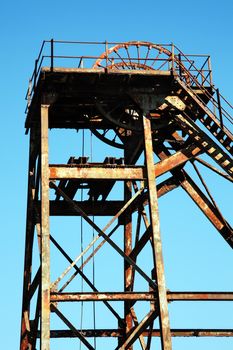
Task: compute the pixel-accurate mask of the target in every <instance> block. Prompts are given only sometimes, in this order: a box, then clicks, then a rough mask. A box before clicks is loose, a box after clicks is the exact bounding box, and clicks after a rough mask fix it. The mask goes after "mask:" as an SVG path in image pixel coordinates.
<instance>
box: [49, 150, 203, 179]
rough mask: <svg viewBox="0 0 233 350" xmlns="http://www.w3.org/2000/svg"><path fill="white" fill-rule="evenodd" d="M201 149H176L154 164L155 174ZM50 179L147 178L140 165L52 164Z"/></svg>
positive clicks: (163, 172)
mask: <svg viewBox="0 0 233 350" xmlns="http://www.w3.org/2000/svg"><path fill="white" fill-rule="evenodd" d="M200 152H201V151H200V149H199V148H198V147H196V146H189V147H188V148H187V149H184V150H181V151H178V152H177V153H175V154H174V155H171V156H170V157H168V158H166V159H164V160H163V161H161V162H159V163H156V164H154V174H155V176H160V175H163V174H165V173H166V172H168V171H171V170H173V169H175V168H176V167H178V166H180V165H182V164H184V163H185V162H187V160H189V159H190V158H192V157H194V156H195V155H197V154H199V153H200ZM49 171H50V176H49V177H50V179H51V180H58V179H95V180H96V179H100V180H102V179H104V180H145V179H146V178H147V174H146V169H145V167H142V166H120V165H119V166H117V165H114V166H106V165H99V166H95V165H91V164H90V165H86V166H85V167H81V166H70V165H62V166H55V165H54V166H53V165H50V167H49Z"/></svg>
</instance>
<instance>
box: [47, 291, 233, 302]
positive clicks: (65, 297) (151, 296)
mask: <svg viewBox="0 0 233 350" xmlns="http://www.w3.org/2000/svg"><path fill="white" fill-rule="evenodd" d="M167 299H168V301H233V292H170V291H168V292H167ZM105 300H108V301H125V300H135V301H142V300H150V301H153V300H157V295H156V294H155V293H153V292H145V293H143V292H118V293H114V292H104V293H102V292H98V293H94V292H91V293H83V292H82V293H55V292H52V293H51V302H65V301H105Z"/></svg>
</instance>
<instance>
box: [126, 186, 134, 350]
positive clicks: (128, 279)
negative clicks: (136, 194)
mask: <svg viewBox="0 0 233 350" xmlns="http://www.w3.org/2000/svg"><path fill="white" fill-rule="evenodd" d="M124 192H125V193H124V199H125V201H126V202H127V201H129V200H130V198H131V196H132V184H131V181H126V182H125V185H124ZM131 251H132V215H131V214H127V215H126V216H125V224H124V252H125V254H126V255H127V256H129V255H130V253H131ZM124 290H125V292H130V291H131V290H132V266H131V265H130V264H129V263H128V262H127V261H124ZM130 307H131V302H130V301H125V310H124V316H125V324H126V328H125V330H126V334H127V333H128V332H130V330H131V329H132V327H133V320H132V315H131V312H130ZM131 349H133V347H132V346H130V347H129V350H131Z"/></svg>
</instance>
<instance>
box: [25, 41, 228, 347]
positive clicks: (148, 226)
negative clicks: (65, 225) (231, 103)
mask: <svg viewBox="0 0 233 350" xmlns="http://www.w3.org/2000/svg"><path fill="white" fill-rule="evenodd" d="M102 44H104V45H105V52H104V53H103V55H101V56H100V57H99V58H97V57H96V58H95V60H94V62H95V63H94V65H93V68H84V65H83V64H84V60H85V59H87V60H88V59H92V60H93V57H91V56H86V57H85V59H84V56H80V57H78V58H79V59H80V62H79V64H77V65H78V68H63V67H61V68H58V67H55V66H54V41H53V40H52V41H51V64H50V67H43V68H41V66H40V60H39V61H38V60H37V61H36V65H35V70H34V75H33V77H32V86H31V87H30V88H29V91H28V93H27V98H28V107H27V113H28V114H27V119H26V127H27V128H30V134H31V141H30V154H29V183H28V210H27V228H26V247H25V270H24V290H23V309H22V325H21V344H20V350H29V349H30V350H35V349H36V347H38V344H36V336H37V337H39V338H40V340H41V341H40V345H41V350H50V337H51V338H59V337H63V338H66V337H71V338H72V337H75V338H78V339H79V340H80V341H81V342H82V343H83V344H84V345H85V347H87V348H88V349H92V350H93V349H94V347H93V346H92V344H91V343H90V342H89V341H88V340H87V339H86V338H88V337H94V338H95V337H116V338H118V345H117V347H116V349H129V350H133V348H134V342H135V341H137V340H139V342H140V345H141V348H142V349H143V350H145V349H148V350H149V349H151V346H152V341H151V339H152V337H160V338H161V343H162V349H163V350H171V337H176V336H187V337H199V336H204V337H212V336H215V337H218V336H223V337H232V336H233V330H232V329H222V330H221V329H170V325H169V317H168V305H167V304H168V302H178V301H192V302H194V301H203V302H208V301H219V302H220V301H232V300H233V293H232V292H187V291H186V292H184V291H178V292H172V291H168V290H167V289H166V287H165V279H164V268H163V259H162V245H161V239H160V227H159V215H158V201H157V200H158V198H159V197H161V196H163V195H165V194H167V193H169V192H170V191H172V190H173V189H175V188H177V187H179V186H180V187H181V188H183V189H184V190H185V191H186V192H187V193H188V195H189V196H190V197H191V199H192V200H193V201H194V202H195V203H196V204H197V206H198V207H199V208H200V210H201V211H202V212H203V213H204V214H205V216H206V217H207V218H208V219H209V221H210V222H211V223H212V224H213V225H214V227H215V228H216V229H217V230H218V231H219V232H220V234H221V235H222V236H223V238H224V239H225V240H226V241H227V242H228V243H229V245H230V246H231V247H233V231H232V228H231V226H230V225H229V223H228V222H227V221H226V220H225V219H224V217H223V216H222V214H221V212H220V210H219V209H218V208H217V204H216V203H215V201H214V200H213V197H212V196H211V194H210V192H209V191H208V190H207V195H205V194H204V193H203V192H202V191H201V190H200V188H199V187H198V186H197V184H196V183H194V181H193V179H192V177H190V176H189V175H188V174H187V172H186V171H184V169H183V167H184V166H185V164H186V163H187V162H188V161H190V160H194V159H195V158H196V157H197V156H199V155H201V153H206V154H209V155H210V156H211V158H212V159H214V160H215V161H216V162H217V163H218V164H219V165H220V166H221V167H222V169H223V171H220V170H218V169H217V168H215V167H213V166H212V165H209V164H208V163H206V162H205V161H203V160H200V161H201V162H202V164H204V165H206V166H208V167H209V169H211V170H212V171H214V172H215V173H217V174H218V175H220V176H222V177H224V178H226V179H227V180H229V181H231V182H232V160H231V158H230V155H232V152H233V135H232V134H231V132H230V131H229V130H228V129H227V128H226V127H225V126H224V118H225V117H226V113H225V110H223V109H221V102H223V99H222V97H221V96H220V94H219V93H218V96H217V97H218V100H219V101H217V104H216V101H215V100H214V98H213V94H214V93H215V88H214V86H213V85H212V78H211V68H210V62H209V57H206V61H205V63H204V66H205V64H206V65H207V69H203V67H204V66H202V67H201V69H200V70H198V69H196V67H195V66H194V63H193V61H191V60H190V57H189V56H185V55H184V54H183V53H182V52H181V51H179V52H178V55H175V54H174V50H176V48H175V47H174V45H171V47H170V49H166V48H163V47H161V45H154V44H151V43H146V42H131V43H115V44H116V45H115V44H114V45H115V46H114V48H113V47H112V48H109V47H108V44H107V43H102ZM143 48H144V49H145V50H146V51H144V57H143V53H142V51H140V50H141V49H143ZM131 49H134V56H135V57H132V56H130V52H131V51H130V50H131ZM154 50H157V54H158V56H156V57H151V56H150V55H151V52H153V51H154ZM41 52H42V51H41ZM40 54H41V53H40ZM41 55H42V54H41ZM161 55H162V57H161ZM164 55H165V56H164ZM78 58H77V57H76V60H77V59H78ZM40 59H41V57H40ZM77 62H78V61H77ZM77 62H76V63H77ZM92 62H93V61H92ZM165 67H166V68H165ZM190 67H192V69H191V68H190ZM35 92H36V93H35ZM41 103H42V105H41ZM208 103H209V104H212V106H217V107H219V108H220V111H219V113H220V115H221V120H219V119H218V118H217V116H216V115H215V113H214V112H212V111H210V109H209V107H208V106H207V104H208ZM49 105H50V106H49ZM139 105H140V107H141V108H139ZM119 106H120V107H119ZM148 109H149V110H150V114H148V118H149V119H150V120H149V119H147V118H146V117H143V115H142V110H144V111H145V110H146V112H148ZM213 110H214V109H213ZM48 111H49V114H48ZM227 117H229V115H227ZM196 120H198V121H199V125H200V123H202V125H201V128H200V127H199V126H198V125H197V123H196ZM228 120H229V119H228ZM40 126H41V127H40ZM48 128H68V129H76V130H84V129H89V130H93V129H94V130H97V132H96V133H94V134H96V135H97V137H98V138H99V139H100V140H101V141H103V142H106V143H107V144H110V145H111V146H113V147H118V148H120V149H121V150H124V154H123V156H124V157H125V161H123V158H122V161H121V162H116V161H113V162H112V163H111V161H109V162H107V163H109V164H106V162H104V163H88V159H86V161H85V162H82V161H80V162H79V161H78V158H77V159H76V158H75V157H72V158H74V159H76V163H75V162H74V163H75V164H67V165H63V164H57V165H56V164H53V165H49V164H48ZM204 128H206V129H207V130H208V132H207V133H206V130H205V129H204ZM203 129H204V130H203ZM180 130H183V132H185V133H186V134H188V135H189V136H188V137H187V138H185V139H183V137H181V136H180ZM27 131H28V130H27ZM109 135H111V136H109ZM143 135H144V136H145V143H144V144H143ZM215 140H217V141H215ZM40 141H41V151H39V150H38V146H39V143H40ZM216 142H217V143H216ZM219 145H220V146H221V147H220V146H219ZM153 152H155V153H156V154H157V155H158V157H159V158H160V159H161V161H159V162H157V163H156V164H154V159H153ZM142 154H145V166H141V165H140V166H138V165H136V164H137V161H138V159H139V157H140V156H141V155H142ZM38 155H39V157H38ZM37 158H38V159H37ZM83 158H85V157H83ZM108 158H109V159H115V158H114V155H111V156H110V157H108ZM77 163H79V164H77ZM139 164H141V163H139ZM168 172H171V174H172V176H171V177H170V178H167V179H166V180H164V181H162V182H160V183H159V184H157V186H156V182H157V181H156V177H159V176H161V175H164V174H167V173H168ZM225 172H228V174H229V175H227V174H226V173H225ZM51 180H52V181H51ZM54 180H61V181H60V182H59V184H58V186H56V184H55V181H54ZM79 180H81V181H79ZM89 180H90V181H89ZM136 180H142V182H144V186H142V187H141V188H139V185H138V183H137V182H136ZM49 181H50V187H51V188H54V189H55V193H56V196H55V198H56V200H54V201H49V188H48V186H49ZM116 181H124V183H125V193H121V197H120V198H124V199H123V200H119V201H117V200H110V199H108V196H109V195H111V194H112V193H114V191H112V188H113V186H114V184H115V182H116ZM202 183H203V184H204V182H202ZM80 184H81V186H80ZM83 184H84V185H85V186H86V187H85V188H88V189H89V192H90V194H89V197H90V199H89V200H88V198H87V199H86V200H85V201H83V200H81V201H80V200H79V201H76V200H74V198H75V195H76V192H78V193H77V195H79V194H80V192H79V191H80V188H81V187H82V185H83ZM141 185H142V183H141ZM144 187H145V188H144ZM204 187H205V189H207V187H206V186H205V185H204ZM93 189H94V190H93ZM99 189H100V190H99ZM98 190H99V191H98ZM104 190H105V193H104ZM133 191H134V192H135V194H134V192H133ZM101 196H102V200H100V198H101ZM76 198H79V197H78V196H77V197H76ZM148 210H149V212H150V217H148V216H147V215H148V214H147V213H148ZM50 215H51V216H56V215H59V216H62V215H64V216H65V215H67V216H69V215H74V216H82V217H83V218H84V219H85V220H86V222H87V223H88V224H89V225H90V227H91V229H94V230H95V231H96V232H97V236H96V237H95V238H94V239H93V240H92V241H91V243H90V244H88V246H87V248H86V250H85V252H87V251H88V250H89V249H90V248H91V247H93V246H94V244H95V242H96V240H97V239H98V238H99V237H102V238H103V240H102V241H101V243H99V244H98V245H96V246H95V247H93V250H92V252H90V253H89V255H87V256H86V257H85V259H84V260H83V261H82V263H81V265H79V266H78V264H77V262H78V261H79V260H80V259H81V258H82V257H83V255H84V252H82V253H80V254H79V256H78V257H76V258H75V259H72V258H71V257H70V256H69V255H68V254H67V252H66V251H65V250H64V248H63V247H62V246H60V245H59V244H58V242H57V240H55V238H54V237H53V236H52V235H50V234H49V216H50ZM92 215H95V216H111V217H112V218H111V219H110V221H108V223H107V225H106V226H105V227H104V228H103V229H101V228H100V227H99V226H97V225H96V223H95V222H94V220H91V219H90V216H92ZM134 217H135V218H136V220H134ZM113 223H114V225H115V226H114V225H113V226H114V227H111V231H110V230H109V231H108V233H106V232H105V231H106V230H107V229H108V228H109V229H110V226H111V225H112V224H113ZM134 223H135V225H134ZM122 225H123V226H124V244H123V245H124V248H123V249H121V248H119V246H118V245H117V244H116V243H115V242H114V241H113V239H112V235H113V234H114V233H115V232H117V230H118V229H119V228H120V227H122ZM142 225H145V229H144V231H143V229H142ZM35 229H36V231H37V239H38V243H39V249H38V252H39V259H40V258H41V263H42V265H41V267H39V268H38V266H36V269H35V268H34V267H33V256H32V255H33V254H34V253H33V236H34V230H35ZM134 229H135V232H134V231H133V230H134ZM132 237H134V240H133V239H132ZM50 241H51V242H52V244H54V246H55V247H56V249H58V251H59V252H60V253H61V254H62V255H63V257H64V258H65V259H66V260H67V261H68V263H69V266H68V268H67V269H66V270H65V271H64V272H63V273H62V274H61V275H60V276H59V277H58V278H57V279H56V280H55V281H54V282H52V283H50V276H49V275H50V253H49V244H50ZM106 242H107V243H108V244H109V245H110V246H111V247H112V248H113V249H115V252H116V253H117V254H119V255H120V256H121V257H122V259H123V261H124V268H123V270H124V272H123V276H122V277H123V279H124V281H123V283H122V286H124V287H123V288H122V290H123V291H122V292H119V291H118V292H103V291H102V289H100V288H98V289H97V288H96V283H95V282H94V281H93V282H92V281H91V279H90V278H89V277H87V275H86V273H84V271H85V270H83V269H84V267H85V266H86V265H87V264H88V263H89V262H90V261H91V260H92V259H93V258H94V256H95V255H96V254H97V252H100V254H101V249H102V246H103V245H104V244H105V243H106ZM146 246H147V247H148V246H150V249H151V247H152V251H153V258H152V261H150V262H149V263H150V268H151V269H152V271H151V274H152V276H151V277H149V275H147V273H145V272H144V271H143V269H142V268H141V267H140V253H141V252H142V251H143V250H144V249H145V247H146ZM71 269H74V271H75V272H74V273H73V274H71V275H70V276H69V277H68V278H67V279H66V281H63V285H61V286H59V287H60V288H56V287H57V286H58V283H59V282H60V281H61V280H63V277H64V276H65V275H66V273H68V272H69V271H70V270H71ZM31 270H33V271H37V273H36V274H35V276H34V278H33V280H32V279H31ZM66 271H68V272H66ZM136 272H138V274H139V275H140V278H141V277H142V278H143V279H144V281H146V285H147V288H146V291H145V290H144V291H143V290H142V291H138V289H135V286H136V285H137V284H136V282H137V280H136V278H137V275H136ZM149 273H150V272H149ZM77 276H79V277H80V278H81V279H82V281H83V282H85V283H86V284H87V285H88V288H90V290H91V291H92V292H89V291H88V292H83V293H80V292H77V291H74V292H73V293H70V292H69V293H68V292H65V290H66V288H67V287H68V286H69V285H70V283H71V282H72V281H73V279H74V278H75V277H77ZM40 277H41V278H40ZM135 280H136V282H135ZM148 286H149V288H148ZM50 288H51V290H52V291H50ZM67 290H68V289H67ZM135 290H137V291H135ZM148 290H149V292H148ZM90 301H92V302H95V301H99V302H102V303H103V304H104V305H105V306H106V307H107V308H108V310H109V311H110V312H111V314H112V315H113V316H114V319H115V321H116V322H117V324H118V328H116V329H115V328H113V329H110V328H109V329H88V330H87V329H77V328H76V327H75V326H74V325H73V323H72V322H71V321H70V320H69V319H68V317H65V316H64V315H63V314H62V313H61V311H60V310H58V309H57V307H56V305H57V304H58V305H59V303H64V302H66V303H67V305H66V306H69V304H70V303H71V302H80V303H83V302H90ZM114 301H115V302H116V304H115V305H114V303H113V302H114ZM137 301H139V302H143V303H147V305H148V309H149V310H150V312H149V313H148V314H146V315H144V316H143V315H140V318H139V316H138V315H137V312H136V311H137V308H135V309H134V304H135V303H137ZM31 303H33V307H31ZM117 303H118V305H119V304H121V305H122V312H121V315H120V314H119V313H118V312H117V311H116V310H118V307H117ZM34 305H36V306H35V307H34ZM50 307H51V310H50ZM31 309H32V310H33V314H32V311H31ZM34 311H35V312H34ZM50 311H53V312H54V313H55V314H56V315H57V316H58V317H59V318H60V319H61V320H62V321H63V322H64V323H65V325H66V326H67V327H68V329H67V330H51V329H50ZM122 315H123V317H122V318H121V316H122ZM157 317H159V320H160V329H154V320H155V319H156V318H157ZM139 319H140V320H141V321H139ZM39 321H40V323H41V326H40V327H39ZM111 326H112V325H111ZM113 327H114V326H113ZM39 329H40V330H41V331H40V330H39Z"/></svg>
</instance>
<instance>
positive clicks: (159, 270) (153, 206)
mask: <svg viewBox="0 0 233 350" xmlns="http://www.w3.org/2000/svg"><path fill="white" fill-rule="evenodd" d="M143 129H144V142H145V163H146V169H147V180H148V193H149V209H150V220H151V227H152V239H153V254H154V261H155V271H156V280H157V284H158V303H159V320H160V329H161V345H162V349H163V350H171V349H172V343H171V331H170V322H169V315H168V302H167V293H166V286H165V276H164V265H163V256H162V243H161V237H160V222H159V210H158V196H157V190H156V181H155V170H154V157H153V155H154V152H153V144H152V136H151V122H150V120H149V119H148V118H147V117H146V116H143Z"/></svg>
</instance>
